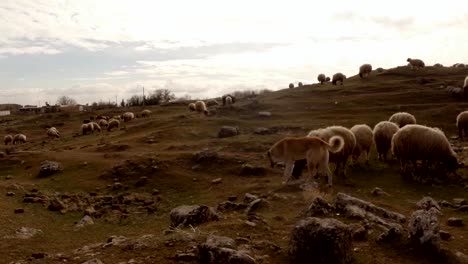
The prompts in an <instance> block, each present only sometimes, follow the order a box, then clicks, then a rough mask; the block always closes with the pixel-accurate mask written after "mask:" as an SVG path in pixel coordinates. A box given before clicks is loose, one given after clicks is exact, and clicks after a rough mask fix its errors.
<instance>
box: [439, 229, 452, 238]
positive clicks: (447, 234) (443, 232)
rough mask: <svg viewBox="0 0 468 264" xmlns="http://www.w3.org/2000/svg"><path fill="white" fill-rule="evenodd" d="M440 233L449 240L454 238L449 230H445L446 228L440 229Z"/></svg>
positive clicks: (441, 236)
mask: <svg viewBox="0 0 468 264" xmlns="http://www.w3.org/2000/svg"><path fill="white" fill-rule="evenodd" d="M439 235H440V238H441V239H442V240H445V241H448V240H450V239H451V238H452V235H451V234H450V233H449V232H447V231H444V230H440V231H439Z"/></svg>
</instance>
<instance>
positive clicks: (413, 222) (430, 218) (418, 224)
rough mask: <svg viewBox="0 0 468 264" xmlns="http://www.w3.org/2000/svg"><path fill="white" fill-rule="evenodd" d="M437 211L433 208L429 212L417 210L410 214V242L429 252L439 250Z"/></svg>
mask: <svg viewBox="0 0 468 264" xmlns="http://www.w3.org/2000/svg"><path fill="white" fill-rule="evenodd" d="M437 215H438V211H437V209H435V208H431V209H429V210H417V211H415V212H413V213H412V214H411V217H410V220H409V224H408V231H409V235H410V240H411V242H412V243H413V244H414V245H415V246H417V247H421V248H423V249H427V250H429V251H431V250H435V251H439V249H440V235H439V229H440V226H439V220H438V219H437Z"/></svg>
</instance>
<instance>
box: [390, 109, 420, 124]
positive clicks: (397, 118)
mask: <svg viewBox="0 0 468 264" xmlns="http://www.w3.org/2000/svg"><path fill="white" fill-rule="evenodd" d="M388 121H390V122H393V123H395V124H397V125H398V127H400V128H402V127H404V126H406V125H409V124H416V118H415V117H414V115H412V114H410V113H407V112H398V113H394V114H393V115H392V116H390V118H389V119H388Z"/></svg>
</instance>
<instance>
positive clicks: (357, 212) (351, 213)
mask: <svg viewBox="0 0 468 264" xmlns="http://www.w3.org/2000/svg"><path fill="white" fill-rule="evenodd" d="M343 212H344V214H345V215H346V216H347V217H348V218H351V219H356V220H363V219H366V216H367V213H366V211H365V210H364V209H362V208H361V207H358V206H356V205H347V206H346V207H345V208H344V210H343Z"/></svg>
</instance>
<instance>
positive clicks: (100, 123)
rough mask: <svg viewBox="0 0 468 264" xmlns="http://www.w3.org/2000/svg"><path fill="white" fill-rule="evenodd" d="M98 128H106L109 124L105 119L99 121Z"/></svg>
mask: <svg viewBox="0 0 468 264" xmlns="http://www.w3.org/2000/svg"><path fill="white" fill-rule="evenodd" d="M98 124H99V126H101V127H107V126H108V125H109V123H108V122H107V120H105V119H100V120H99V122H98Z"/></svg>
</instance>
